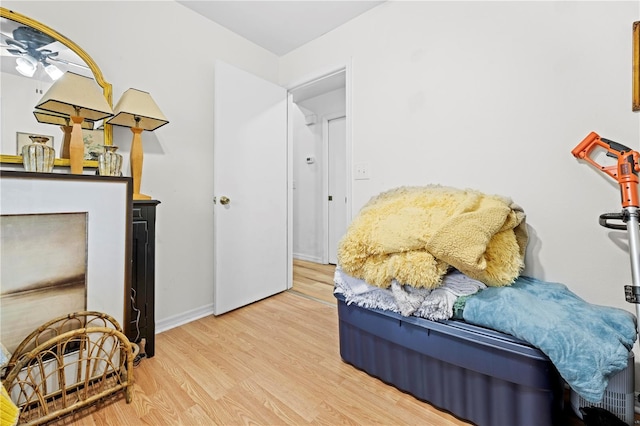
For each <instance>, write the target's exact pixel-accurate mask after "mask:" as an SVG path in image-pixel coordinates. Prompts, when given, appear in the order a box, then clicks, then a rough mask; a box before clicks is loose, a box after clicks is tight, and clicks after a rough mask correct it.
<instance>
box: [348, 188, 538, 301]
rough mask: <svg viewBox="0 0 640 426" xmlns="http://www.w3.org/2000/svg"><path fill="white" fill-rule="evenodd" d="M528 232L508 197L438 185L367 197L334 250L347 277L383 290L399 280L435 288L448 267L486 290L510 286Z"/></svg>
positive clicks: (520, 263) (520, 264)
mask: <svg viewBox="0 0 640 426" xmlns="http://www.w3.org/2000/svg"><path fill="white" fill-rule="evenodd" d="M527 241H528V235H527V228H526V224H525V214H524V211H523V210H522V208H520V207H519V206H517V205H515V204H514V203H513V202H512V201H511V200H510V199H508V198H505V197H500V196H496V195H486V194H483V193H481V192H478V191H473V190H460V189H455V188H450V187H445V186H440V185H429V186H422V187H401V188H396V189H393V190H390V191H387V192H383V193H381V194H380V195H378V196H376V197H374V198H372V199H371V200H370V201H369V202H368V203H367V204H366V205H365V206H364V207H363V208H362V209H361V210H360V213H359V214H358V216H357V217H356V218H355V219H354V220H353V222H352V223H351V224H350V225H349V228H348V229H347V232H346V234H345V236H344V237H343V238H342V240H341V241H340V244H339V247H338V263H339V264H340V266H341V268H342V270H343V271H344V272H346V273H347V274H349V275H351V276H353V277H356V278H360V279H363V280H365V281H367V282H368V283H369V284H373V285H376V286H379V287H383V288H387V287H389V286H390V285H391V281H392V280H393V279H396V280H397V281H398V282H399V283H401V284H409V285H411V286H413V287H424V288H435V287H438V286H439V285H440V283H441V281H442V277H443V275H444V274H445V273H446V272H447V270H448V268H449V266H453V267H454V268H456V269H458V270H459V271H461V272H463V273H464V274H466V275H468V276H469V277H471V278H475V279H477V280H479V281H482V282H483V283H485V284H486V285H488V286H505V285H509V284H511V283H512V282H513V281H514V280H515V279H516V278H517V277H518V276H519V274H520V271H521V270H522V268H523V267H524V254H525V249H526V246H527Z"/></svg>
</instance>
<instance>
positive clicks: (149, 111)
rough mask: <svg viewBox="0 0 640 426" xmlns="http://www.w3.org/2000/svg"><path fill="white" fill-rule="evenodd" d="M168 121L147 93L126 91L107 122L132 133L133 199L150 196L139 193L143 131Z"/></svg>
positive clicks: (143, 198)
mask: <svg viewBox="0 0 640 426" xmlns="http://www.w3.org/2000/svg"><path fill="white" fill-rule="evenodd" d="M168 122H169V121H168V120H167V119H166V118H165V116H164V114H162V112H161V111H160V108H158V105H156V103H155V102H154V100H153V99H152V98H151V95H149V93H147V92H143V91H141V90H137V89H128V90H127V91H126V92H124V93H123V94H122V97H121V98H120V100H119V101H118V103H117V104H116V107H115V115H114V116H113V117H112V118H110V119H109V120H107V123H108V124H114V125H116V126H123V127H130V128H131V131H132V132H133V141H132V142H131V157H130V161H131V177H132V178H133V199H134V200H149V199H151V197H150V196H148V195H144V194H141V193H140V183H141V180H142V161H143V157H144V154H143V151H142V136H141V133H142V131H143V130H148V131H153V130H155V129H157V128H158V127H160V126H164V125H165V124H167V123H168Z"/></svg>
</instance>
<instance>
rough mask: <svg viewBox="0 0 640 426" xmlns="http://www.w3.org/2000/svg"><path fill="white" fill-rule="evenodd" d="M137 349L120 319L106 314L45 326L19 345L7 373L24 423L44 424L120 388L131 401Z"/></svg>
mask: <svg viewBox="0 0 640 426" xmlns="http://www.w3.org/2000/svg"><path fill="white" fill-rule="evenodd" d="M134 349H135V345H133V344H132V343H131V342H129V339H128V338H127V337H126V336H125V335H124V334H123V332H122V329H121V327H120V325H119V324H118V322H117V321H116V320H114V319H113V318H112V317H110V316H109V315H106V314H103V313H100V312H77V313H74V314H69V315H67V316H64V317H59V318H56V319H54V320H52V321H49V322H47V323H45V324H43V325H42V326H40V327H39V328H38V329H37V330H35V331H34V332H33V333H31V334H30V335H29V336H28V337H27V338H26V339H24V340H23V341H22V343H20V345H18V347H17V348H16V350H15V351H14V353H13V355H12V357H11V359H10V360H9V362H8V364H7V367H6V369H5V373H4V375H3V381H2V384H3V386H4V387H5V389H6V390H7V392H8V393H9V395H10V396H11V400H12V401H13V402H14V403H15V404H16V405H17V406H18V407H19V408H20V418H19V421H18V423H19V424H28V425H38V424H43V423H46V422H49V421H51V420H53V419H56V418H58V417H61V416H64V415H66V414H69V413H71V412H73V411H75V410H77V409H80V408H82V407H86V406H89V405H92V404H94V403H96V402H98V401H99V400H101V399H103V398H105V397H107V396H110V395H113V394H114V393H116V392H119V391H123V394H124V396H125V399H126V401H127V403H129V402H131V399H132V392H133V358H134Z"/></svg>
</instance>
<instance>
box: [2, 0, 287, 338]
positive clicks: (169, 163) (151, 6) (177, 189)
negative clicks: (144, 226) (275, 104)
mask: <svg viewBox="0 0 640 426" xmlns="http://www.w3.org/2000/svg"><path fill="white" fill-rule="evenodd" d="M2 6H3V7H5V8H8V9H12V10H14V11H16V12H19V13H22V14H24V15H27V16H29V17H31V18H33V19H36V20H38V21H40V22H42V23H43V24H45V25H48V26H49V27H52V28H54V29H56V30H57V31H59V32H61V33H62V34H64V35H65V36H66V37H68V38H69V39H71V40H73V41H74V42H76V43H77V44H78V45H80V46H81V47H82V48H83V49H84V50H85V51H86V52H87V53H88V54H89V55H90V56H91V57H92V58H93V59H94V60H95V61H96V63H97V64H98V65H99V66H100V68H101V70H102V72H103V74H104V77H105V79H106V80H107V81H109V82H110V83H112V84H113V97H114V104H115V103H116V102H117V100H118V99H119V98H120V96H121V95H122V93H123V92H124V91H125V90H126V89H128V88H130V87H133V88H136V89H140V90H144V91H148V92H149V93H150V94H151V95H152V96H153V98H154V100H155V101H156V103H157V104H158V106H159V107H160V109H161V110H162V112H163V113H164V114H165V115H166V117H167V118H168V119H169V124H167V125H165V126H163V127H161V128H160V129H158V130H157V131H155V132H151V133H150V132H144V134H143V135H142V140H143V146H144V153H145V157H144V169H143V176H142V188H141V192H142V193H144V194H148V195H151V196H152V197H153V198H154V199H157V200H160V201H161V202H162V204H160V205H159V206H158V211H157V228H156V232H157V235H156V244H157V247H156V275H155V276H156V322H157V324H158V326H159V328H160V329H161V328H162V326H163V324H168V323H175V321H179V320H180V319H181V318H188V317H190V316H193V315H198V314H199V313H201V312H207V313H210V312H211V307H212V304H213V203H212V198H213V172H212V170H211V162H212V156H213V146H212V140H213V124H212V118H213V100H212V99H213V98H212V97H213V64H214V61H215V60H216V59H221V60H223V61H226V62H228V63H230V64H232V65H235V66H237V67H240V68H243V69H246V70H247V71H250V72H252V73H254V74H256V75H259V76H261V77H263V78H265V79H268V80H271V81H276V80H277V73H278V58H277V57H276V56H275V55H273V54H271V53H269V52H267V51H266V50H264V49H262V48H260V47H258V46H257V45H255V44H252V43H250V42H248V41H247V40H245V39H243V38H241V37H239V36H237V35H235V34H234V33H232V32H230V31H228V30H227V29H225V28H223V27H221V26H219V25H217V24H214V23H212V22H211V21H209V20H206V19H205V18H203V17H201V16H200V15H198V14H196V13H195V12H192V11H191V10H189V9H187V8H185V7H183V6H182V5H180V4H178V3H176V2H172V1H144V2H138V1H122V2H121V1H86V2H78V1H42V2H31V1H28V2H25V1H5V0H3V1H2ZM3 102H5V100H4V98H3ZM6 108H7V106H6V105H3V110H6ZM34 120H35V119H34ZM50 127H51V128H52V129H55V127H52V126H50ZM131 138H132V135H131V131H130V130H129V129H126V128H114V144H115V145H118V146H120V150H119V151H118V152H121V153H122V154H123V155H124V156H125V163H126V164H125V165H124V167H123V170H126V172H128V170H129V162H128V158H129V149H130V144H131Z"/></svg>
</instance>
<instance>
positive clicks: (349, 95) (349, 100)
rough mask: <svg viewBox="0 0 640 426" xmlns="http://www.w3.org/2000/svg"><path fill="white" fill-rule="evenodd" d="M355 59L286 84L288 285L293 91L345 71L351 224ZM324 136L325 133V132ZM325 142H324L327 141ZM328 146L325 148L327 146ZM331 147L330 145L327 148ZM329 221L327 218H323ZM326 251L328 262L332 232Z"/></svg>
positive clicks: (290, 279) (290, 273)
mask: <svg viewBox="0 0 640 426" xmlns="http://www.w3.org/2000/svg"><path fill="white" fill-rule="evenodd" d="M352 62H353V60H352V59H351V58H350V59H349V60H348V61H347V62H343V63H339V64H336V65H334V66H331V67H327V68H325V69H322V70H317V71H315V72H313V73H310V74H308V75H306V76H304V77H303V78H301V79H299V80H296V81H294V82H292V83H291V84H288V85H286V86H285V88H286V89H287V92H288V93H287V197H288V199H287V203H288V209H287V215H288V217H287V233H288V234H287V269H288V281H287V288H289V289H290V288H291V287H292V286H293V95H292V94H291V92H292V91H293V90H296V89H299V88H301V87H302V86H306V85H310V84H314V83H317V82H318V81H320V80H322V79H324V78H327V77H330V76H332V75H335V74H337V73H340V72H344V73H345V119H346V123H345V126H346V133H347V134H346V135H345V136H346V141H345V145H346V146H345V163H346V164H347V170H346V176H345V180H346V182H345V183H346V188H345V193H346V194H347V202H346V207H345V208H346V211H347V223H349V222H350V221H351V219H353V212H352V199H353V193H352V192H353V185H352V181H353V179H352V175H353V142H352V141H353V118H352V117H353V112H352V105H353V64H352ZM323 138H324V135H323ZM323 143H324V141H323ZM323 149H324V147H323ZM327 149H328V148H327ZM326 186H327V183H326V179H324V177H323V193H324V194H323V196H324V203H323V205H324V208H323V215H324V216H325V217H326V220H327V221H328V220H329V218H328V209H329V206H328V200H327V195H328V192H327V191H328V188H326ZM323 220H325V218H323ZM325 232H327V233H328V232H329V230H328V227H327V226H325V231H323V234H324V233H325ZM323 241H324V243H323V244H324V245H325V250H323V253H324V254H323V257H325V258H324V259H323V261H325V262H326V261H327V260H328V258H329V248H328V247H326V246H327V241H328V235H327V236H326V238H325V237H324V236H323Z"/></svg>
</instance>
